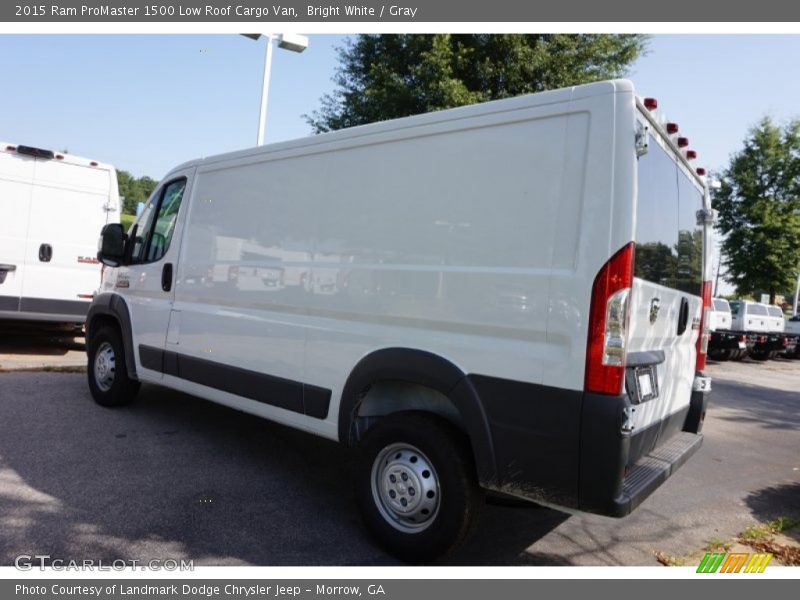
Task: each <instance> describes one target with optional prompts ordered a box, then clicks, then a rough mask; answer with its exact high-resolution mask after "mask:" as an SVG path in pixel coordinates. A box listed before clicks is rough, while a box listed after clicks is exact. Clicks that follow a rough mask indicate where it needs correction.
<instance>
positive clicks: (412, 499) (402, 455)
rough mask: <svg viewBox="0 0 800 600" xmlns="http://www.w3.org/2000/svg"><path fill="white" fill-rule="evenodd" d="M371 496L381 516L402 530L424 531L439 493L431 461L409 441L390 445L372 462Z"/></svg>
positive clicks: (408, 531) (410, 531) (433, 515)
mask: <svg viewBox="0 0 800 600" xmlns="http://www.w3.org/2000/svg"><path fill="white" fill-rule="evenodd" d="M371 479H372V498H373V500H374V501H375V505H376V506H377V507H378V510H379V511H380V513H381V516H382V517H383V518H384V519H385V520H386V522H387V523H389V524H390V525H391V526H392V527H394V528H395V529H397V530H398V531H402V532H404V533H419V532H421V531H424V530H426V529H427V528H428V527H430V525H431V524H432V523H433V521H434V520H435V519H436V515H437V514H438V513H439V505H440V504H441V499H440V496H441V492H440V490H439V476H438V475H437V474H436V469H434V468H433V464H432V463H431V461H430V460H429V459H428V457H427V456H425V455H424V454H423V453H422V452H420V451H419V450H418V449H417V448H415V447H414V446H411V445H410V444H391V445H389V446H387V447H386V448H384V449H383V450H382V451H381V452H380V454H378V456H377V458H375V462H374V463H372V478H371Z"/></svg>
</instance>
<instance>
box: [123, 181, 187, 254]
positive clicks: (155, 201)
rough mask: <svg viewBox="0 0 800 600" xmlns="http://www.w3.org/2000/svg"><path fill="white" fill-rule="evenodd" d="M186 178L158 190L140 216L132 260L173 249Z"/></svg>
mask: <svg viewBox="0 0 800 600" xmlns="http://www.w3.org/2000/svg"><path fill="white" fill-rule="evenodd" d="M185 189H186V179H176V180H175V181H172V182H170V183H168V184H167V185H165V186H164V187H162V188H161V190H160V191H158V192H156V193H155V194H154V195H153V197H152V198H151V199H150V202H148V203H147V206H146V207H145V209H144V213H143V214H142V216H141V218H140V219H139V227H138V228H137V234H136V237H135V238H134V241H133V251H132V253H131V263H151V262H156V261H158V260H161V258H163V256H164V254H166V253H167V250H168V249H169V245H170V242H171V241H172V235H173V233H174V232H175V223H176V221H177V219H178V211H179V210H180V207H181V200H182V199H183V192H184V190H185Z"/></svg>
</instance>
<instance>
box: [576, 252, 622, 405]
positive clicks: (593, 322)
mask: <svg viewBox="0 0 800 600" xmlns="http://www.w3.org/2000/svg"><path fill="white" fill-rule="evenodd" d="M632 282H633V242H631V243H630V244H627V245H626V246H624V247H623V248H622V249H621V250H619V251H618V252H617V253H616V254H615V255H614V256H612V257H611V258H610V259H609V261H608V262H607V263H606V264H605V265H603V268H602V269H600V272H599V273H598V274H597V277H595V280H594V285H593V286H592V305H591V308H590V309H589V335H588V340H587V342H586V377H585V381H584V388H585V389H586V391H587V392H594V393H597V394H612V395H617V394H620V393H621V392H622V384H623V382H624V380H625V351H626V346H627V342H628V313H629V300H630V293H631V284H632Z"/></svg>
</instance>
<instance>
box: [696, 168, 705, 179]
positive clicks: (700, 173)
mask: <svg viewBox="0 0 800 600" xmlns="http://www.w3.org/2000/svg"><path fill="white" fill-rule="evenodd" d="M696 171H697V174H698V175H700V176H701V177H702V176H703V175H705V174H706V170H705V169H704V168H703V167H698V168H697V169H696Z"/></svg>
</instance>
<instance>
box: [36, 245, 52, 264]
mask: <svg viewBox="0 0 800 600" xmlns="http://www.w3.org/2000/svg"><path fill="white" fill-rule="evenodd" d="M52 258H53V247H52V246H51V245H50V244H42V245H41V246H39V260H40V261H41V262H50V260H51V259H52Z"/></svg>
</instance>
